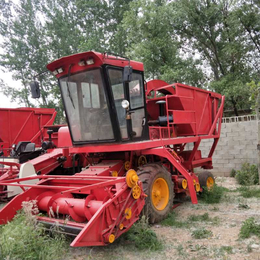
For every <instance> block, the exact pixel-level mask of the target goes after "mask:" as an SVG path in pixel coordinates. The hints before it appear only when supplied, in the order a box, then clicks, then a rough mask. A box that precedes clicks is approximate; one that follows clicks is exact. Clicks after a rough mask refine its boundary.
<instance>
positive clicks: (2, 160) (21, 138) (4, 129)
mask: <svg viewBox="0 0 260 260" xmlns="http://www.w3.org/2000/svg"><path fill="white" fill-rule="evenodd" d="M56 114H57V112H56V111H55V109H52V108H0V125H1V128H0V147H1V149H0V153H1V155H0V166H1V168H0V181H2V180H9V179H15V178H17V177H20V178H22V177H27V176H30V175H34V174H36V173H39V172H42V174H47V173H49V172H52V171H53V170H54V169H55V168H56V167H57V165H60V164H58V163H57V162H56V159H55V157H53V155H52V156H46V153H48V148H51V147H52V148H54V147H57V146H58V131H59V129H60V128H63V129H64V128H66V126H65V125H53V123H54V120H55V117H56ZM61 131H62V129H61ZM50 145H51V147H50ZM71 145H72V144H71V139H70V137H69V139H68V142H67V146H71ZM44 154H45V155H44ZM56 154H57V151H56ZM41 155H42V156H41ZM37 157H40V159H35V158H37ZM47 158H48V159H47ZM29 160H30V164H26V162H28V161H29ZM53 161H54V164H53ZM30 166H31V167H30ZM16 190H17V191H21V190H20V189H16ZM17 191H14V190H12V188H10V190H9V191H8V190H7V189H6V187H3V186H0V201H1V199H6V198H7V197H12V196H14V195H16V194H17Z"/></svg>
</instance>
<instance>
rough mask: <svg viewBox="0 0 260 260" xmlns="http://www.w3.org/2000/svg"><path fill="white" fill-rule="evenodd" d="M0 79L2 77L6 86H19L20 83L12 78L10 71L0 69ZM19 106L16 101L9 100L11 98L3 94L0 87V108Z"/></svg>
mask: <svg viewBox="0 0 260 260" xmlns="http://www.w3.org/2000/svg"><path fill="white" fill-rule="evenodd" d="M0 79H2V80H3V81H4V82H5V83H6V84H7V85H8V86H14V85H15V86H17V87H18V86H21V83H20V82H18V81H14V80H13V79H12V73H10V72H8V73H6V72H3V71H1V70H0ZM16 107H20V105H18V104H17V103H16V102H11V98H9V97H7V96H5V95H4V94H3V93H2V89H0V108H16Z"/></svg>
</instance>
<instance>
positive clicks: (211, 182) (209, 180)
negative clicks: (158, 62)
mask: <svg viewBox="0 0 260 260" xmlns="http://www.w3.org/2000/svg"><path fill="white" fill-rule="evenodd" d="M213 185H214V179H213V178H212V177H208V178H207V188H208V189H210V188H212V187H213Z"/></svg>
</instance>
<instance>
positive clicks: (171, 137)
mask: <svg viewBox="0 0 260 260" xmlns="http://www.w3.org/2000/svg"><path fill="white" fill-rule="evenodd" d="M47 68H48V69H49V70H50V71H51V72H52V73H53V74H54V75H55V76H56V77H57V79H58V81H59V87H60V90H61V98H62V101H63V104H64V109H65V113H66V117H67V122H68V128H66V127H61V128H59V130H58V143H57V145H56V146H53V144H52V139H51V136H50V139H49V141H48V143H47V144H46V147H47V149H46V153H45V154H44V155H41V156H39V157H37V158H35V159H33V160H32V161H28V162H27V163H26V164H27V165H28V167H29V168H30V169H32V168H34V166H33V165H35V161H34V160H36V161H37V160H38V161H41V163H42V164H45V165H46V167H47V168H48V166H50V165H54V164H55V163H56V164H57V165H58V167H59V169H60V170H59V171H57V168H55V167H53V168H55V169H53V171H52V172H50V171H48V172H46V173H44V172H41V171H40V172H37V171H35V170H34V171H33V170H32V172H34V174H33V175H34V176H29V177H26V178H21V179H15V180H5V181H1V182H0V185H4V186H12V187H18V188H19V189H21V191H22V192H21V193H20V194H19V195H17V196H16V197H14V198H13V199H12V200H11V201H10V202H9V203H8V204H7V205H6V206H5V207H4V208H3V209H2V210H1V211H0V224H5V223H7V222H8V221H11V220H12V218H13V217H14V216H15V214H16V212H17V211H18V210H19V209H21V208H22V204H23V202H24V201H35V203H36V205H37V208H38V210H39V211H40V212H41V213H42V214H41V216H36V217H37V219H38V221H40V222H42V223H44V224H45V225H46V226H51V225H53V224H56V225H58V226H59V227H61V228H62V229H63V230H64V232H66V233H68V234H73V235H75V239H74V240H73V242H72V244H71V246H95V245H106V244H109V243H113V241H114V240H115V239H116V238H117V237H119V236H120V235H121V234H122V233H124V232H126V231H127V230H128V229H129V228H130V227H131V226H132V225H133V223H134V222H135V221H137V220H138V218H139V216H140V215H141V214H142V213H143V214H145V215H146V216H147V217H148V219H149V221H150V223H155V222H158V221H161V220H162V219H164V218H165V217H166V216H167V215H168V213H169V212H170V210H171V209H172V207H173V200H174V198H177V197H181V196H185V195H188V196H190V198H191V201H192V203H194V204H196V203H197V193H199V192H203V188H204V187H207V188H210V187H212V186H213V185H214V177H213V176H212V174H211V173H210V172H208V171H204V172H202V173H200V174H198V175H197V174H195V173H194V168H196V167H202V168H203V169H212V155H213V153H214V150H215V148H216V145H217V143H218V140H219V137H220V130H221V119H222V114H223V106H224V96H221V95H220V94H217V93H213V92H210V91H207V90H203V89H199V88H195V87H191V86H187V85H183V84H180V83H175V84H170V85H169V84H167V83H166V82H164V81H162V80H151V81H149V82H148V83H146V82H145V81H144V74H143V73H144V69H143V64H142V63H140V62H135V61H131V60H129V59H127V58H123V57H119V56H116V55H113V54H108V53H104V54H101V53H97V52H92V51H91V52H84V53H79V54H75V55H71V56H67V57H63V58H61V59H58V60H56V61H54V62H52V63H50V64H49V65H47ZM32 90H33V93H34V96H35V97H36V96H38V94H37V93H38V85H37V84H36V83H35V84H32ZM204 139H212V146H211V147H209V151H208V154H207V155H206V156H204V157H202V153H201V151H200V150H199V146H200V143H201V142H202V141H203V140H204ZM187 144H189V145H187ZM32 162H33V163H32ZM43 168H44V167H43ZM61 168H62V169H63V170H61ZM64 169H67V172H66V175H65V174H64ZM30 181H34V183H33V184H32V183H28V182H30Z"/></svg>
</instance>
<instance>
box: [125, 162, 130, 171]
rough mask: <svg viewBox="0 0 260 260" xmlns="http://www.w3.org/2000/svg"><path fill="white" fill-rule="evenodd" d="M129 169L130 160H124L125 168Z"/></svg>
mask: <svg viewBox="0 0 260 260" xmlns="http://www.w3.org/2000/svg"><path fill="white" fill-rule="evenodd" d="M129 169H130V162H129V161H126V162H125V170H126V171H128V170H129Z"/></svg>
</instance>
